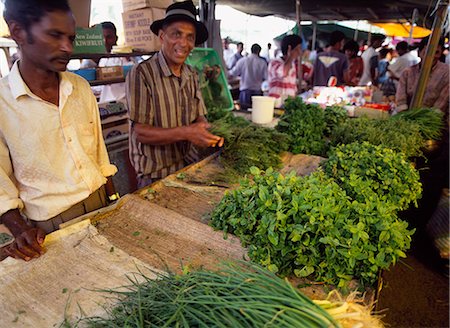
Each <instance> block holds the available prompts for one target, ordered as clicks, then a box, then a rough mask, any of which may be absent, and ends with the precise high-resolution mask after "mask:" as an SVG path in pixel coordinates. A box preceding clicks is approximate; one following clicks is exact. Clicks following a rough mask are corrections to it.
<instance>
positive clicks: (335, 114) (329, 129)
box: [324, 106, 349, 137]
mask: <svg viewBox="0 0 450 328" xmlns="http://www.w3.org/2000/svg"><path fill="white" fill-rule="evenodd" d="M324 114H325V115H324V118H325V123H326V128H325V131H324V133H325V136H326V137H329V136H331V134H332V133H333V130H334V129H335V128H336V127H338V126H340V125H341V124H343V123H344V122H346V121H347V120H348V119H349V117H348V114H347V110H346V109H344V108H343V107H340V106H328V107H326V108H325V110H324Z"/></svg>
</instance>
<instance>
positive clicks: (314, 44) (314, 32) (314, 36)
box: [311, 21, 317, 51]
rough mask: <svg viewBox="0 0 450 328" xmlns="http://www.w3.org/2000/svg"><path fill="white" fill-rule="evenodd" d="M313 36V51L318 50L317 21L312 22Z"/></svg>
mask: <svg viewBox="0 0 450 328" xmlns="http://www.w3.org/2000/svg"><path fill="white" fill-rule="evenodd" d="M312 27H313V34H312V41H311V51H314V50H316V42H317V21H313V22H312Z"/></svg>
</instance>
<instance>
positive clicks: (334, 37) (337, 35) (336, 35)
mask: <svg viewBox="0 0 450 328" xmlns="http://www.w3.org/2000/svg"><path fill="white" fill-rule="evenodd" d="M344 39H345V34H344V33H343V32H341V31H333V32H332V33H331V35H330V46H334V45H335V44H336V43H338V42H341V41H342V40H344Z"/></svg>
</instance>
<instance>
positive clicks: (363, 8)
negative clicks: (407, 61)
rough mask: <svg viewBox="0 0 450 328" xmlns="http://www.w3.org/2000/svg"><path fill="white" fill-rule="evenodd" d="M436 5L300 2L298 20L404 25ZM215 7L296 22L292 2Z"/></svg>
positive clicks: (399, 0)
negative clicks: (299, 17) (362, 21)
mask: <svg viewBox="0 0 450 328" xmlns="http://www.w3.org/2000/svg"><path fill="white" fill-rule="evenodd" d="M436 2H437V0H389V1H382V0H381V1H380V0H314V1H302V0H300V3H301V11H302V14H301V19H302V20H311V21H323V20H369V21H372V22H393V21H399V20H400V21H403V22H404V21H408V20H410V19H411V17H412V15H413V10H414V9H415V8H416V9H417V10H418V12H419V18H422V19H420V21H422V20H423V17H427V18H428V17H429V15H430V13H431V12H432V11H433V9H434V7H435V5H436ZM216 3H217V4H220V5H228V6H231V7H233V8H234V9H237V10H239V11H242V12H245V13H247V14H250V15H256V16H269V15H275V16H280V17H284V18H288V19H293V20H295V19H296V5H295V3H296V0H216Z"/></svg>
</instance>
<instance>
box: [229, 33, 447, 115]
mask: <svg viewBox="0 0 450 328" xmlns="http://www.w3.org/2000/svg"><path fill="white" fill-rule="evenodd" d="M223 41H224V42H223V44H224V58H225V57H226V58H239V59H238V62H240V63H241V65H239V69H234V67H236V66H234V65H236V64H234V65H233V66H231V65H228V67H227V68H228V69H229V76H230V77H240V94H241V95H242V97H243V98H242V99H241V98H240V101H241V107H242V108H248V107H249V106H251V102H250V103H249V100H248V99H249V98H248V96H247V98H245V97H244V96H243V95H244V94H251V95H260V94H263V93H264V94H267V95H269V96H272V97H275V98H276V100H277V102H276V106H281V105H282V103H283V102H284V99H286V98H287V97H288V96H294V95H297V94H298V93H300V92H301V91H305V90H308V89H310V88H312V87H315V86H373V88H375V89H376V90H379V92H380V93H381V94H382V95H383V98H382V101H385V102H391V103H396V104H397V108H398V110H399V111H400V110H402V109H404V108H405V105H406V106H408V105H409V103H410V101H411V97H412V96H411V95H412V92H413V91H414V88H415V85H416V83H417V79H418V72H419V69H420V65H421V64H420V63H421V59H422V60H423V58H424V56H425V48H426V45H427V42H428V38H424V39H423V40H422V41H421V42H420V43H416V44H411V45H410V44H408V43H407V42H406V41H400V42H398V43H396V44H395V45H394V44H389V43H386V38H385V36H384V35H381V34H373V35H372V37H371V40H370V43H369V44H367V45H364V44H359V43H358V42H356V41H354V40H347V39H346V37H345V35H344V33H342V32H340V31H334V32H332V33H330V35H329V39H328V40H327V42H328V43H327V45H326V46H325V47H324V48H323V49H319V50H317V51H311V49H305V50H304V51H302V49H301V47H302V39H301V38H300V37H299V36H296V35H288V36H286V37H284V38H283V39H282V40H281V43H280V45H279V49H277V50H279V51H280V52H279V54H278V55H277V56H276V55H272V58H267V57H265V56H261V55H260V54H259V53H258V54H254V53H253V51H252V54H251V56H249V57H253V59H252V60H245V59H246V56H242V43H239V44H240V47H238V49H239V51H238V52H236V53H233V51H232V50H230V47H229V40H228V39H224V40H223ZM254 47H257V48H259V49H261V46H260V45H259V44H254V45H252V49H253V48H254ZM270 47H271V44H269V45H268V48H269V49H270ZM444 51H445V47H444V40H443V39H441V41H440V43H439V46H438V50H437V52H436V56H435V62H434V63H433V69H432V73H431V76H430V83H429V87H428V88H427V91H426V95H427V96H426V101H425V104H424V106H430V107H438V108H440V109H441V110H442V111H444V112H447V111H448V65H447V66H442V65H445V64H444V63H442V62H443V61H445V56H444ZM301 52H303V55H302V71H303V75H302V78H303V83H302V86H301V88H300V89H301V90H298V85H297V84H298V83H297V75H298V65H297V62H298V58H299V56H300V54H301ZM266 53H268V52H266ZM272 53H276V51H274V52H272ZM238 56H239V57H238ZM256 57H258V58H259V60H256ZM447 58H448V55H447ZM227 62H231V61H230V60H228V61H227ZM264 62H265V63H266V71H262V70H261V68H262V67H263V66H264V65H265V64H264ZM444 67H445V68H444ZM249 72H250V73H249ZM256 72H258V73H256ZM413 72H416V74H414V73H413ZM416 75H417V76H416ZM263 82H265V83H267V84H268V90H263V89H262V87H261V86H262V85H264V83H263ZM262 83H263V84H262ZM250 85H251V89H250V88H249V86H250ZM257 86H259V87H257ZM430 86H432V87H430ZM256 87H257V88H256ZM264 91H266V92H264Z"/></svg>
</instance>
